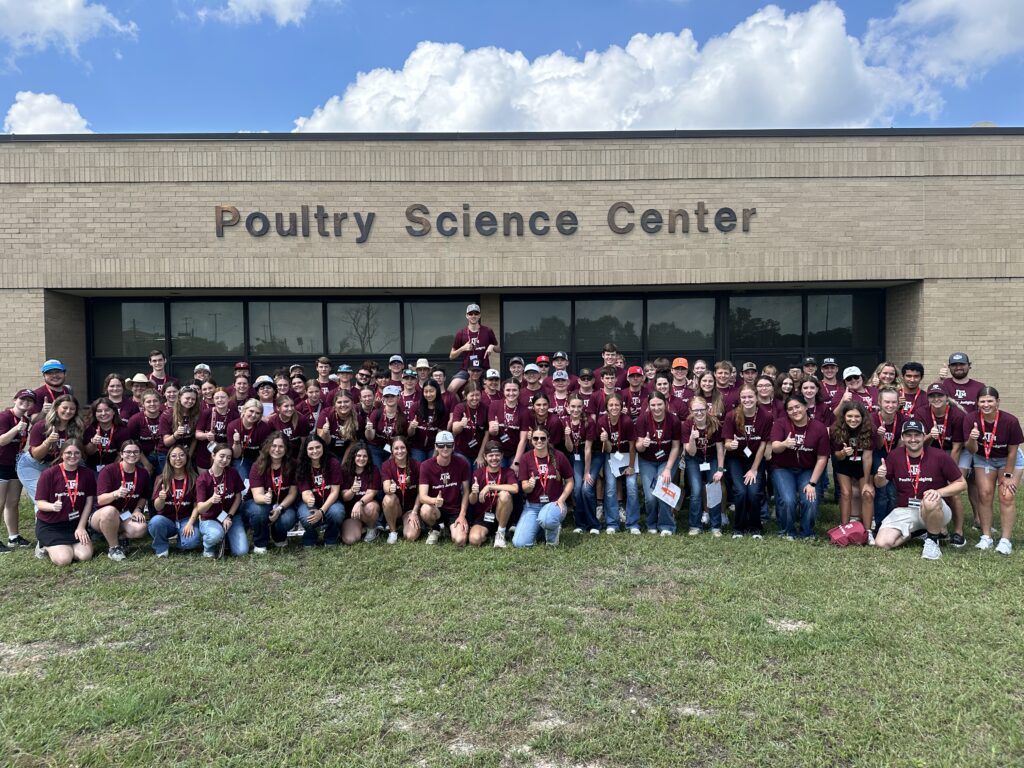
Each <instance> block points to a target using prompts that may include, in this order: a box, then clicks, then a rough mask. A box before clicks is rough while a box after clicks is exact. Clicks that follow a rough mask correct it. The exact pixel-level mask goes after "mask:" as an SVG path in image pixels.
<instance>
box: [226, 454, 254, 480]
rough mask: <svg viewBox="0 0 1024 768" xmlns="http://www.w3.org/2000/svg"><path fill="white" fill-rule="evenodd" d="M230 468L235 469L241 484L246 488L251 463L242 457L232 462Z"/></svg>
mask: <svg viewBox="0 0 1024 768" xmlns="http://www.w3.org/2000/svg"><path fill="white" fill-rule="evenodd" d="M231 466H232V467H234V468H235V471H236V472H238V476H239V477H240V478H242V484H243V485H245V486H246V487H248V483H249V470H250V469H252V462H251V461H249V460H248V459H247V458H245V456H242V458H240V459H235V460H234V461H232V462H231Z"/></svg>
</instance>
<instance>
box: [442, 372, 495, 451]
mask: <svg viewBox="0 0 1024 768" xmlns="http://www.w3.org/2000/svg"><path fill="white" fill-rule="evenodd" d="M462 394H463V395H464V396H465V398H466V400H465V402H462V403H459V404H458V405H456V406H455V409H454V410H453V411H452V415H451V418H450V419H449V421H448V431H449V432H451V433H452V434H453V435H455V452H456V453H457V454H458V455H459V456H461V457H462V458H464V459H465V460H466V461H468V462H469V464H470V466H471V467H472V466H476V467H481V466H483V464H484V450H483V449H484V446H483V442H484V436H485V435H486V434H487V406H485V405H484V404H483V403H482V401H481V393H480V388H479V387H478V386H476V385H475V384H473V385H469V384H467V385H466V386H465V387H464V388H463V389H462Z"/></svg>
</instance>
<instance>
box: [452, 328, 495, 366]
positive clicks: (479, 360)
mask: <svg viewBox="0 0 1024 768" xmlns="http://www.w3.org/2000/svg"><path fill="white" fill-rule="evenodd" d="M467 341H468V342H469V343H470V344H472V348H471V349H470V350H469V352H463V354H462V362H461V365H462V370H464V371H468V370H469V369H470V367H471V366H474V365H479V366H480V367H481V368H486V367H487V366H488V361H487V359H486V358H485V357H484V352H486V351H487V347H489V346H495V347H496V346H498V338H497V337H496V336H495V335H494V331H492V330H491V329H490V328H488V327H487V326H486V325H481V326H480V328H479V330H476V331H471V330H469V327H468V326H467V327H465V328H460V329H459V330H458V331H456V332H455V340H454V341H453V342H452V349H458V348H459V347H461V346H462V345H463V344H465V343H466V342H467Z"/></svg>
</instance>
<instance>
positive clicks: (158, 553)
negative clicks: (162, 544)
mask: <svg viewBox="0 0 1024 768" xmlns="http://www.w3.org/2000/svg"><path fill="white" fill-rule="evenodd" d="M170 553H171V550H169V549H166V550H164V551H163V552H157V553H156V556H157V557H167V556H168V555H169V554H170Z"/></svg>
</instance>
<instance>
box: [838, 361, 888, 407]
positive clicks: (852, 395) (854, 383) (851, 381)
mask: <svg viewBox="0 0 1024 768" xmlns="http://www.w3.org/2000/svg"><path fill="white" fill-rule="evenodd" d="M843 386H844V387H845V389H844V391H843V394H842V396H841V397H840V398H839V400H838V402H836V405H835V408H834V409H833V410H835V411H838V410H839V405H840V403H845V402H846V401H847V400H853V399H857V400H859V401H860V402H862V403H864V407H865V408H867V409H868V411H870V412H871V413H874V412H875V411H877V410H878V404H877V402H876V400H875V397H876V394H877V392H876V390H873V389H872V388H871V387H867V386H865V385H864V374H863V373H862V372H861V370H860V368H858V367H857V366H855V365H851V366H850V367H849V368H846V369H845V370H844V371H843Z"/></svg>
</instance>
